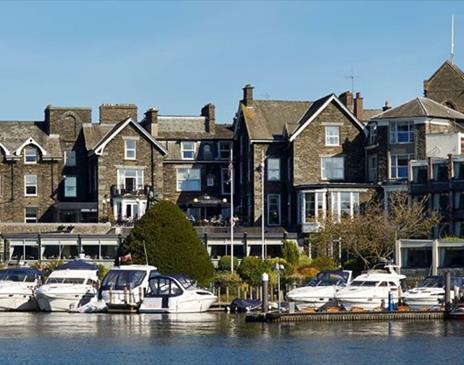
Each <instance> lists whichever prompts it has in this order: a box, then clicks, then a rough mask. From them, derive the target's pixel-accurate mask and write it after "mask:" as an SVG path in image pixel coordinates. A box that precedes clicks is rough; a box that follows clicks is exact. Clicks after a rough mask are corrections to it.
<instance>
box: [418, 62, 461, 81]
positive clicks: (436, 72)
mask: <svg viewBox="0 0 464 365" xmlns="http://www.w3.org/2000/svg"><path fill="white" fill-rule="evenodd" d="M448 66H449V67H451V68H452V69H453V70H454V71H455V72H456V73H457V74H458V75H459V76H460V77H462V78H463V79H464V71H462V70H461V69H460V68H459V67H458V66H457V65H456V64H454V63H452V62H450V60H446V61H445V62H443V63H442V65H441V66H440V67H438V68H437V70H436V71H435V72H434V73H433V74H432V76H430V77H429V78H428V80H426V81H428V82H430V81H431V80H432V79H433V78H434V77H435V76H437V75H438V73H439V72H440V71H441V70H442V69H443V68H444V67H448Z"/></svg>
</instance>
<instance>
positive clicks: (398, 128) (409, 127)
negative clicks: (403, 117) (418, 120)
mask: <svg viewBox="0 0 464 365" xmlns="http://www.w3.org/2000/svg"><path fill="white" fill-rule="evenodd" d="M411 142H414V123H413V122H412V121H406V122H391V123H390V143H411Z"/></svg>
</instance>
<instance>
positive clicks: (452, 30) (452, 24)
mask: <svg viewBox="0 0 464 365" xmlns="http://www.w3.org/2000/svg"><path fill="white" fill-rule="evenodd" d="M450 61H451V64H454V14H453V15H451V57H450Z"/></svg>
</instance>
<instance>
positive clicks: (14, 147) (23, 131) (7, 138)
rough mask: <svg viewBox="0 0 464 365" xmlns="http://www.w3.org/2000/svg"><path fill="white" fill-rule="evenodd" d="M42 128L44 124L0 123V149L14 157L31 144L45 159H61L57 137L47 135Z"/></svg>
mask: <svg viewBox="0 0 464 365" xmlns="http://www.w3.org/2000/svg"><path fill="white" fill-rule="evenodd" d="M44 127H45V126H44V122H29V121H28V122H22V121H0V148H2V149H3V150H4V151H5V153H6V155H8V156H9V157H14V156H18V154H21V153H22V149H23V148H24V147H25V146H26V145H28V144H33V145H35V146H37V147H38V148H39V149H40V150H41V152H42V155H43V156H44V157H45V158H53V159H55V158H56V159H58V158H62V155H63V153H62V150H61V145H60V140H59V136H58V135H48V134H47V133H46V132H45V128H44Z"/></svg>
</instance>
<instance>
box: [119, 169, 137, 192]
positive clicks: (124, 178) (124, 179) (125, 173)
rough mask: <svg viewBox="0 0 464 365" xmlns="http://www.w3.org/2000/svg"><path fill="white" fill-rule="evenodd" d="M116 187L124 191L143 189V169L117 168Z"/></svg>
mask: <svg viewBox="0 0 464 365" xmlns="http://www.w3.org/2000/svg"><path fill="white" fill-rule="evenodd" d="M118 189H124V190H126V191H129V192H131V191H137V190H142V189H143V170H142V169H119V170H118Z"/></svg>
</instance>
